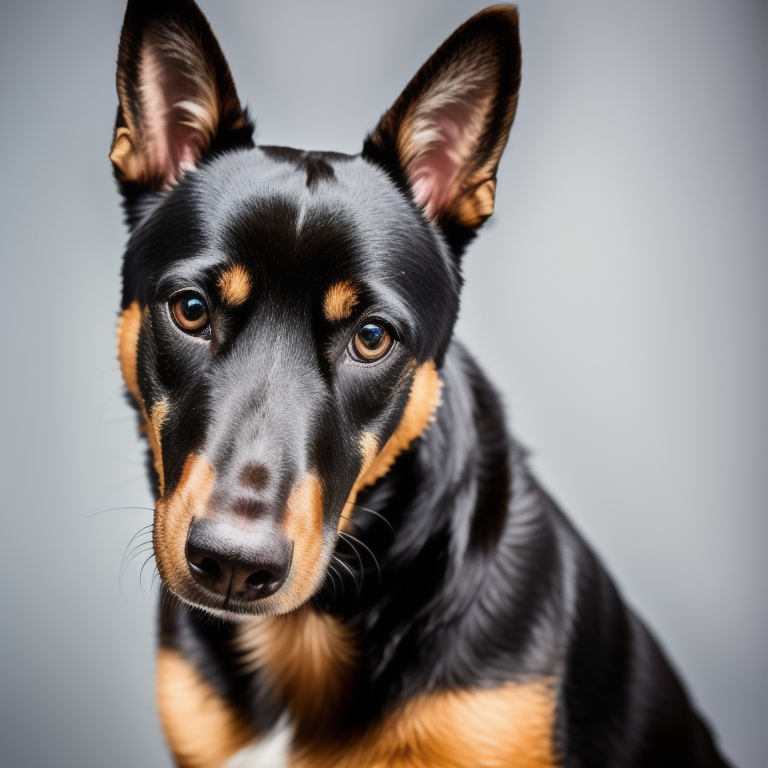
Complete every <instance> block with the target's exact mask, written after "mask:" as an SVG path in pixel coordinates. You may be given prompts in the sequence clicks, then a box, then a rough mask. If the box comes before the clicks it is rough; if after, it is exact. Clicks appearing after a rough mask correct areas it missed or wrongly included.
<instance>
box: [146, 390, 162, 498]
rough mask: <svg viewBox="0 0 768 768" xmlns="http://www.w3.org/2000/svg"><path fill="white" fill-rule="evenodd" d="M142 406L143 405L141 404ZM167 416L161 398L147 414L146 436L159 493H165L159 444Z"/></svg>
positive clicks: (160, 446)
mask: <svg viewBox="0 0 768 768" xmlns="http://www.w3.org/2000/svg"><path fill="white" fill-rule="evenodd" d="M142 408H143V406H142ZM167 418H168V401H167V400H166V399H165V398H163V399H162V400H158V401H157V402H156V403H155V404H154V405H153V406H152V410H151V412H150V414H149V419H148V421H149V428H148V429H147V438H148V439H149V447H150V448H151V449H152V456H153V458H154V465H155V472H157V476H158V478H159V481H160V495H161V496H162V495H163V493H165V476H164V472H163V452H162V445H161V442H160V441H161V433H162V429H163V424H165V420H166V419H167Z"/></svg>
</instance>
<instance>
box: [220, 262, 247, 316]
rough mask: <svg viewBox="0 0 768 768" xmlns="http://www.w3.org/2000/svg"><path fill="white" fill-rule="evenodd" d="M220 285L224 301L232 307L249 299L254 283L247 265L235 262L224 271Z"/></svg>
mask: <svg viewBox="0 0 768 768" xmlns="http://www.w3.org/2000/svg"><path fill="white" fill-rule="evenodd" d="M218 286H219V293H220V295H221V298H222V301H224V302H225V303H226V304H229V306H231V307H239V306H241V305H242V304H245V302H246V301H247V300H248V297H249V296H250V295H251V289H252V287H253V284H252V282H251V276H250V275H249V274H248V272H246V270H245V267H242V266H241V265H240V264H233V265H232V266H231V267H229V268H228V269H226V270H225V271H224V272H222V274H221V276H220V277H219V281H218Z"/></svg>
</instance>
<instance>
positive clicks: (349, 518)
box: [339, 515, 360, 529]
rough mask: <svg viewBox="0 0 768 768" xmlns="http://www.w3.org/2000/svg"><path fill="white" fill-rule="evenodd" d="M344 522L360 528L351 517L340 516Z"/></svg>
mask: <svg viewBox="0 0 768 768" xmlns="http://www.w3.org/2000/svg"><path fill="white" fill-rule="evenodd" d="M339 517H341V518H342V519H343V520H346V521H347V522H348V523H351V524H352V525H354V526H355V528H358V529H359V528H360V526H359V525H358V524H357V523H356V522H355V521H354V520H353V519H352V518H351V517H350V516H349V515H339Z"/></svg>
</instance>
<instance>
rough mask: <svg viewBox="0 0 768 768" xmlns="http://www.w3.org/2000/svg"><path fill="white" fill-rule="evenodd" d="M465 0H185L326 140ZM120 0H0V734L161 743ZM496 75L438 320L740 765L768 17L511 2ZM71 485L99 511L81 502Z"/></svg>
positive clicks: (763, 498) (755, 753) (767, 634)
mask: <svg viewBox="0 0 768 768" xmlns="http://www.w3.org/2000/svg"><path fill="white" fill-rule="evenodd" d="M481 6H482V3H481V2H479V1H477V2H476V1H474V0H466V1H459V0H456V1H454V2H436V1H435V2H418V3H408V4H407V3H404V2H399V1H398V2H389V3H386V4H385V3H366V2H356V3H354V4H352V3H344V2H332V3H320V2H285V3H281V4H276V3H275V4H271V3H270V4H267V3H256V2H244V1H241V2H235V1H234V0H229V1H228V2H222V0H218V1H217V2H213V0H209V1H208V2H206V3H205V10H206V11H207V13H208V15H209V18H210V20H211V23H212V25H213V28H214V30H215V32H216V34H217V35H218V37H219V40H220V41H221V43H222V46H223V48H224V51H225V53H226V55H227V56H228V58H229V61H230V63H231V65H232V69H233V72H234V75H235V80H236V82H237V84H238V89H239V91H240V94H241V96H242V97H243V98H244V100H246V101H247V103H248V104H249V105H250V106H251V109H252V111H253V112H254V113H255V115H256V117H257V118H258V121H259V128H258V134H257V136H258V139H259V140H260V141H262V142H263V143H284V144H289V145H293V146H300V147H305V148H313V149H314V148H317V149H334V150H340V151H345V152H355V151H357V150H358V149H359V147H360V145H361V141H362V137H363V136H364V134H365V133H366V131H367V130H369V129H370V128H372V127H373V125H374V124H375V121H376V120H377V118H378V116H379V115H380V114H381V112H382V111H383V109H384V108H385V107H386V106H388V105H389V104H390V103H391V102H392V101H393V100H394V98H395V97H396V96H397V94H398V93H399V91H400V89H401V88H402V87H403V86H404V85H405V83H406V82H407V81H408V79H409V78H410V77H411V75H412V74H414V73H415V71H416V69H417V68H418V66H419V65H420V64H421V63H422V61H423V60H424V59H425V58H426V57H427V56H428V55H429V54H430V53H431V52H432V51H433V50H434V49H435V48H436V47H437V45H439V43H440V42H441V41H442V40H443V39H444V38H445V37H446V36H447V35H448V34H450V32H451V31H452V30H453V29H454V28H455V27H456V26H458V25H459V24H460V23H461V22H462V21H464V20H465V19H466V18H467V17H468V16H469V15H470V14H471V13H473V12H474V11H476V10H478V9H479V8H480V7H481ZM122 12H123V8H122V2H118V0H109V1H106V0H77V1H75V0H73V1H72V2H47V3H46V2H42V1H41V0H35V1H34V2H30V1H29V0H27V1H26V2H23V3H22V2H16V3H12V2H7V1H5V2H2V3H1V4H0V132H1V135H0V184H1V185H2V191H1V193H0V217H1V218H0V260H1V261H2V273H1V274H0V307H1V308H2V325H1V326H0V328H1V329H2V331H1V332H0V365H2V369H1V371H0V373H1V375H0V450H1V451H2V453H1V454H0V491H1V493H0V504H2V539H1V541H2V547H1V548H0V551H1V552H2V556H1V557H0V569H1V573H0V597H1V599H2V607H1V611H2V612H1V613H0V651H1V654H2V655H1V657H0V659H1V661H2V666H1V668H0V675H1V677H0V696H2V712H1V713H0V729H2V730H1V732H0V764H2V766H8V768H26V767H29V768H32V767H34V768H70V767H71V768H88V767H90V766H93V767H94V768H97V767H98V768H104V767H105V766H107V767H109V768H112V767H113V766H114V767H115V768H119V767H120V766H137V765H151V766H162V765H168V758H167V756H166V753H165V747H164V745H163V741H162V737H161V735H160V732H159V730H158V727H157V724H156V721H155V713H154V703H153V692H152V666H153V650H152V649H153V622H154V613H155V608H154V604H155V600H154V596H150V594H149V592H150V576H151V564H150V565H148V566H147V568H146V569H145V571H144V575H143V582H142V585H140V574H139V571H140V565H141V563H142V562H143V558H142V557H139V558H138V559H137V560H136V561H135V562H134V563H133V564H132V565H130V566H129V567H128V568H127V569H126V572H125V574H124V575H123V576H122V577H120V564H121V558H122V556H123V551H124V549H125V547H126V544H127V543H128V541H129V539H130V537H131V536H132V535H133V534H134V533H135V532H136V531H138V529H139V528H140V527H141V526H142V525H145V524H146V523H148V522H149V520H150V519H151V512H150V511H148V510H142V509H122V510H115V511H105V510H111V509H112V508H114V507H128V506H137V507H150V506H151V500H150V498H149V495H148V492H147V489H146V485H145V480H144V475H143V468H142V446H141V444H140V442H139V441H138V439H137V438H136V436H135V430H134V424H133V421H132V418H131V416H130V413H129V411H128V409H127V407H126V406H125V405H124V403H123V401H122V397H121V385H120V380H119V372H118V368H117V365H116V362H115V350H114V324H115V319H116V310H117V306H118V300H119V256H120V253H121V248H122V245H123V243H124V240H125V232H124V229H123V227H122V223H121V214H120V212H119V209H118V197H117V193H116V191H115V189H114V185H113V183H112V181H111V178H110V166H109V162H108V161H107V151H108V146H109V142H110V132H111V126H112V121H113V117H114V111H115V105H116V98H115V95H114V61H115V56H116V51H117V42H118V35H119V29H120V23H121V18H122ZM521 15H522V36H523V50H524V74H523V87H522V94H521V100H520V107H519V110H518V117H517V121H516V124H515V127H514V129H513V133H512V138H511V141H510V144H509V146H508V149H507V152H506V155H505V157H504V160H503V162H502V164H501V169H500V173H499V176H500V183H499V191H498V201H497V215H496V216H495V217H494V218H493V219H492V220H491V222H490V223H489V225H488V226H487V227H486V231H485V232H484V233H483V234H482V236H481V237H480V239H479V241H478V242H476V243H475V246H474V248H473V249H472V251H471V253H470V255H469V257H468V259H467V261H466V274H467V278H468V284H467V290H466V292H465V300H464V305H463V310H462V317H461V322H460V326H459V333H460V335H461V336H462V337H463V338H464V339H465V340H466V341H467V342H468V343H469V344H470V346H471V347H472V348H473V349H474V350H475V352H476V353H477V355H478V357H479V358H480V360H481V362H482V363H483V364H484V366H485V367H486V369H487V370H488V372H489V373H490V374H491V376H492V378H493V380H494V381H495V382H496V384H497V386H498V387H499V388H500V390H501V392H502V393H503V395H504V398H505V401H506V403H507V405H508V409H509V410H510V412H511V418H512V422H513V424H514V427H515V431H516V433H517V434H518V436H519V437H520V438H521V439H522V440H523V441H524V442H525V443H526V444H527V445H528V446H529V447H530V448H531V449H532V450H533V452H534V457H533V464H534V466H535V468H536V470H537V472H538V474H539V476H540V478H541V479H542V481H543V482H544V484H545V486H546V487H548V488H549V489H550V490H551V491H552V493H553V494H554V496H555V497H556V498H557V499H558V500H559V501H560V502H561V503H562V504H563V506H564V507H565V509H566V510H568V511H569V513H570V515H571V516H572V518H573V519H574V520H575V521H576V523H577V524H578V526H579V527H580V528H581V530H582V531H583V532H584V534H585V535H586V536H587V538H588V539H589V540H590V541H591V542H592V543H593V544H594V546H595V547H596V548H597V550H598V551H599V553H600V554H601V556H602V557H603V558H604V560H605V561H606V562H607V564H608V566H609V567H610V569H611V570H612V572H613V573H614V574H615V576H616V578H617V580H618V582H619V584H620V586H621V588H622V590H623V591H624V592H625V594H626V595H627V597H628V598H629V600H630V601H631V602H632V603H633V604H634V605H635V606H636V607H637V609H638V610H639V611H640V613H641V614H642V615H643V616H644V617H645V618H646V619H647V621H648V622H649V623H650V625H651V626H652V627H653V628H654V630H655V631H656V633H657V634H658V635H659V636H660V638H661V639H662V642H663V644H664V645H665V647H666V648H667V649H668V651H669V653H670V654H671V656H672V658H673V659H674V661H675V664H676V665H677V667H678V668H679V669H680V670H681V672H682V673H683V675H684V676H685V678H686V679H687V681H688V683H689V686H690V688H691V690H692V693H693V695H694V697H695V699H696V700H697V702H698V703H699V705H700V706H701V708H702V710H703V711H704V712H706V713H707V715H708V717H709V718H710V719H711V721H712V722H713V723H714V724H715V727H716V729H717V731H718V732H719V734H720V737H721V740H722V743H723V745H724V748H725V751H726V752H727V753H728V754H729V755H730V756H731V757H732V758H733V760H734V761H735V762H736V763H737V764H739V765H741V766H744V767H745V768H764V766H766V765H768V738H767V736H766V732H767V731H768V729H767V728H766V724H767V723H766V713H767V712H768V665H767V664H766V646H767V645H768V643H767V638H768V620H767V616H766V613H767V611H768V601H766V598H765V591H766V590H765V588H766V584H767V583H768V580H767V579H766V576H767V575H768V574H766V558H765V555H764V550H765V547H766V545H768V531H767V530H766V527H767V524H766V520H767V518H766V506H767V505H766V502H767V501H768V487H767V484H766V474H767V471H768V461H767V459H768V456H767V455H766V454H767V453H768V451H767V450H766V449H767V447H768V446H767V445H766V443H767V442H768V418H767V415H768V414H767V413H766V403H767V400H766V391H768V386H767V385H768V381H766V379H767V378H768V376H767V375H766V373H767V371H768V368H767V367H766V352H768V339H766V335H767V332H768V317H766V314H767V310H766V300H765V295H766V288H768V280H767V278H768V275H767V274H766V272H767V271H768V252H767V248H766V246H767V245H768V237H767V232H766V218H767V214H768V206H767V205H766V203H768V164H767V163H766V139H767V137H768V119H767V112H768V105H767V104H766V101H767V99H768V83H767V82H766V79H768V77H767V76H768V62H766V43H767V42H768V25H767V23H766V22H767V15H766V5H765V4H758V3H755V4H748V3H746V2H727V3H726V2H721V3H709V2H705V3H700V2H642V3H631V4H630V3H623V4H619V3H607V2H599V3H578V4H577V3H561V4H554V3H541V2H523V3H522V14H521ZM94 513H100V514H94Z"/></svg>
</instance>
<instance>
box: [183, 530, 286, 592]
mask: <svg viewBox="0 0 768 768" xmlns="http://www.w3.org/2000/svg"><path fill="white" fill-rule="evenodd" d="M292 553H293V547H292V545H291V542H290V541H289V540H288V539H287V538H285V536H283V535H282V533H281V532H280V531H279V530H276V529H275V527H274V526H273V525H271V524H269V523H266V522H263V521H253V522H250V523H249V524H247V525H245V526H244V525H234V524H232V523H231V522H229V521H227V520H222V521H214V520H208V519H205V518H195V519H194V520H192V523H191V524H190V526H189V533H188V535H187V563H188V564H189V570H190V572H191V574H192V576H193V578H194V579H195V581H196V582H197V583H198V584H199V585H200V586H201V587H203V588H204V589H205V590H207V591H208V592H211V593H213V594H214V595H216V596H220V597H224V598H225V599H226V601H227V602H228V601H230V600H236V601H239V602H252V601H254V600H259V599H261V598H264V597H269V596H270V595H273V594H274V593H275V592H277V590H278V589H280V587H281V586H282V585H283V583H284V582H285V579H286V577H287V576H288V571H289V570H290V567H291V556H292Z"/></svg>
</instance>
